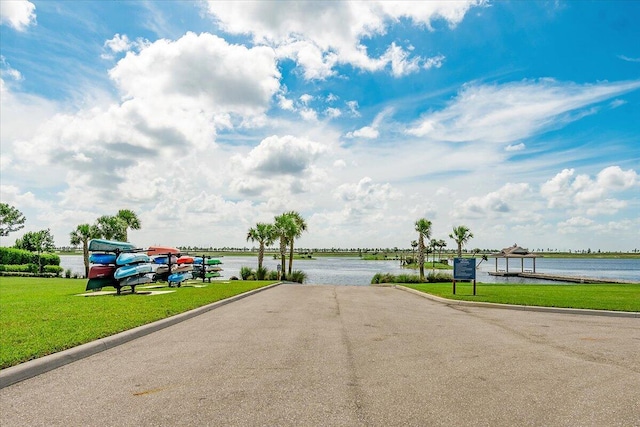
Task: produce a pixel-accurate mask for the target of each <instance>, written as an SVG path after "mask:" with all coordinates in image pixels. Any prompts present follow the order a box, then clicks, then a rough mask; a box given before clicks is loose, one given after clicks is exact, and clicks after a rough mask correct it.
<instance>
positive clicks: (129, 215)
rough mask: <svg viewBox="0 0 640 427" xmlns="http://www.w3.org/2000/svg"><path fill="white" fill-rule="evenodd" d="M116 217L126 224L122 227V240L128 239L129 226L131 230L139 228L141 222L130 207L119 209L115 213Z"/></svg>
mask: <svg viewBox="0 0 640 427" xmlns="http://www.w3.org/2000/svg"><path fill="white" fill-rule="evenodd" d="M116 217H118V218H120V219H121V220H123V221H124V222H125V224H127V226H126V227H125V228H124V241H125V242H127V241H128V236H127V229H128V228H130V229H132V230H140V227H141V224H140V220H139V219H138V216H137V215H136V214H135V212H134V211H132V210H130V209H120V210H119V211H118V213H117V215H116Z"/></svg>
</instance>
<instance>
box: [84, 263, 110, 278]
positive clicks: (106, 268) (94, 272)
mask: <svg viewBox="0 0 640 427" xmlns="http://www.w3.org/2000/svg"><path fill="white" fill-rule="evenodd" d="M115 271H116V266H115V265H92V266H91V268H90V269H89V279H101V278H112V277H113V273H115Z"/></svg>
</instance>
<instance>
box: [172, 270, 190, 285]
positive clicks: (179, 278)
mask: <svg viewBox="0 0 640 427" xmlns="http://www.w3.org/2000/svg"><path fill="white" fill-rule="evenodd" d="M191 277H192V276H191V273H190V272H185V273H173V274H171V275H170V276H169V277H168V279H167V282H169V283H182V282H184V281H185V280H187V279H191Z"/></svg>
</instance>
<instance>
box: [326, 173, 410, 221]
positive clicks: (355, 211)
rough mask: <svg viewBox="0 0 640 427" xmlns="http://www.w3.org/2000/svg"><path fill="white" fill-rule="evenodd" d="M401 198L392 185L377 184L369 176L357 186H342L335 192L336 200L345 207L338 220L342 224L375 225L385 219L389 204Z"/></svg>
mask: <svg viewBox="0 0 640 427" xmlns="http://www.w3.org/2000/svg"><path fill="white" fill-rule="evenodd" d="M399 196H400V194H399V193H398V192H397V191H396V190H394V189H393V187H392V186H391V184H389V183H385V184H379V183H375V182H374V181H373V180H372V179H371V178H370V177H368V176H366V177H364V178H362V179H361V180H360V181H358V182H357V183H355V184H351V183H347V184H342V185H340V186H339V187H338V188H336V190H335V191H334V198H335V199H337V200H338V201H339V202H340V203H342V206H343V208H342V210H341V211H340V213H339V215H338V217H337V218H340V221H341V222H351V221H364V222H366V223H369V224H370V223H375V222H377V221H380V220H382V219H383V218H384V216H385V215H384V214H385V212H386V209H387V207H388V203H389V202H391V201H392V200H395V199H397V198H398V197H399ZM337 218H334V220H335V219H337Z"/></svg>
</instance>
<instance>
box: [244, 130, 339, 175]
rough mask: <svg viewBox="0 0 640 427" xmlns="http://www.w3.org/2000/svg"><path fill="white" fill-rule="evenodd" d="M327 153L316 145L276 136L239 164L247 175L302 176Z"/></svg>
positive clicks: (264, 142) (261, 144)
mask: <svg viewBox="0 0 640 427" xmlns="http://www.w3.org/2000/svg"><path fill="white" fill-rule="evenodd" d="M326 151H327V148H326V147H325V146H324V145H322V144H320V143H317V142H314V141H310V140H307V139H303V138H297V137H295V136H291V135H285V136H282V137H279V136H277V135H273V136H270V137H268V138H265V139H263V140H262V141H261V142H260V144H259V145H258V146H257V147H255V148H254V149H252V150H251V152H249V154H248V155H247V156H246V157H245V156H237V157H236V158H235V161H237V162H238V163H240V164H242V165H243V166H244V168H245V170H246V171H248V172H250V173H251V172H252V173H258V174H260V175H262V176H273V175H301V174H303V173H305V172H306V171H308V170H309V168H310V166H311V165H312V163H313V161H314V160H315V159H317V158H318V156H320V155H321V154H323V153H325V152H326Z"/></svg>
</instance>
